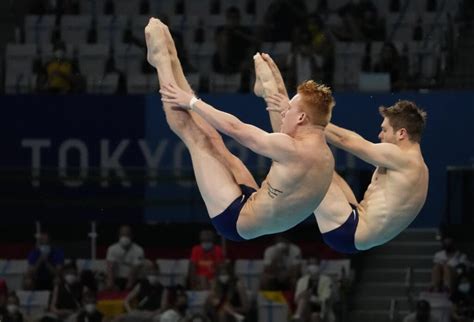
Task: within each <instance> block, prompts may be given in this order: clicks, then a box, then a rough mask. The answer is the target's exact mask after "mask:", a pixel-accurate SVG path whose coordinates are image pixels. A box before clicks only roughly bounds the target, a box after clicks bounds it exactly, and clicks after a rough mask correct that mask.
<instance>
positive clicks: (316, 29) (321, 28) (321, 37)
mask: <svg viewBox="0 0 474 322" xmlns="http://www.w3.org/2000/svg"><path fill="white" fill-rule="evenodd" d="M320 4H321V3H320ZM308 19H309V20H308V31H309V33H310V35H311V44H312V47H313V51H314V53H315V55H316V56H317V57H319V58H318V59H320V64H321V66H322V67H321V73H320V74H319V75H313V77H316V79H319V81H320V82H321V83H323V84H326V85H329V86H331V85H332V78H333V74H334V36H333V35H332V34H331V32H330V31H329V30H328V29H327V28H326V26H325V24H324V22H323V20H322V19H321V17H320V16H319V15H318V14H316V13H313V14H311V15H310V16H309V18H308Z"/></svg>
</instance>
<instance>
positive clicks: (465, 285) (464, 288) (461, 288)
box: [458, 283, 471, 293]
mask: <svg viewBox="0 0 474 322" xmlns="http://www.w3.org/2000/svg"><path fill="white" fill-rule="evenodd" d="M458 290H459V292H461V293H469V291H470V290H471V284H470V283H461V284H459V285H458Z"/></svg>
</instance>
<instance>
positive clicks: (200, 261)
mask: <svg viewBox="0 0 474 322" xmlns="http://www.w3.org/2000/svg"><path fill="white" fill-rule="evenodd" d="M199 240H200V244H199V245H195V246H193V248H192V250H191V259H190V263H189V274H188V275H189V283H190V288H191V289H193V290H208V289H209V287H210V281H211V280H212V279H213V278H214V276H215V270H216V267H217V265H219V264H220V263H222V262H223V261H224V255H223V253H222V248H221V247H220V246H219V245H215V244H214V232H213V231H212V230H203V231H201V232H200V234H199Z"/></svg>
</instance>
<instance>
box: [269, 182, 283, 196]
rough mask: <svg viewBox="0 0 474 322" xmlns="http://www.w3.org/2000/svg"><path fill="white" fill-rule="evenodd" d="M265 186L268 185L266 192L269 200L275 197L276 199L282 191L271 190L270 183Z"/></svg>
mask: <svg viewBox="0 0 474 322" xmlns="http://www.w3.org/2000/svg"><path fill="white" fill-rule="evenodd" d="M267 184H268V191H267V192H268V195H269V196H270V198H272V199H275V197H278V195H280V194H282V193H283V191H281V190H278V189H276V188H273V187H272V186H271V184H270V183H268V182H267Z"/></svg>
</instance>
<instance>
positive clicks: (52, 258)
mask: <svg viewBox="0 0 474 322" xmlns="http://www.w3.org/2000/svg"><path fill="white" fill-rule="evenodd" d="M28 264H29V269H28V271H29V274H31V276H32V278H33V280H34V285H35V289H37V290H51V289H52V288H53V281H54V279H55V277H57V276H59V273H60V271H61V267H62V265H63V264H64V253H63V251H62V249H60V248H58V247H54V246H52V245H51V242H50V238H49V234H48V233H46V232H42V233H40V235H39V236H38V241H37V246H36V247H35V248H34V249H33V250H32V251H31V252H30V253H29V254H28Z"/></svg>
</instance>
